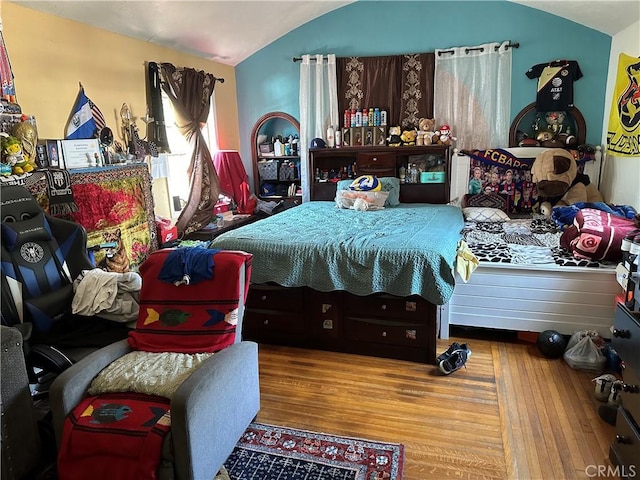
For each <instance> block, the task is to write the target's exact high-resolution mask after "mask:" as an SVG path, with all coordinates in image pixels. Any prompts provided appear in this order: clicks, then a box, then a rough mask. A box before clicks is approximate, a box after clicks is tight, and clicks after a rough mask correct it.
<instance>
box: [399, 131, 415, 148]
mask: <svg viewBox="0 0 640 480" xmlns="http://www.w3.org/2000/svg"><path fill="white" fill-rule="evenodd" d="M417 134H418V132H416V130H415V129H412V130H403V131H402V134H401V135H400V140H402V145H415V144H416V136H417Z"/></svg>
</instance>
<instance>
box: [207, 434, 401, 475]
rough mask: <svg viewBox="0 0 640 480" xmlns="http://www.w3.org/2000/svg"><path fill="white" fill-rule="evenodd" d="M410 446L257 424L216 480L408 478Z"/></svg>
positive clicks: (242, 440)
mask: <svg viewBox="0 0 640 480" xmlns="http://www.w3.org/2000/svg"><path fill="white" fill-rule="evenodd" d="M403 462H404V446H403V445H401V444H396V443H381V442H376V441H373V440H365V439H362V438H351V437H337V436H334V435H327V434H324V433H315V432H309V431H306V430H296V429H293V428H283V427H275V426H271V425H265V424H261V423H252V424H250V425H249V427H248V428H247V430H246V431H245V433H244V435H243V436H242V438H241V439H240V440H239V441H238V444H237V445H236V447H235V449H234V450H233V453H232V454H231V456H230V457H229V458H228V459H227V461H226V462H225V468H224V469H223V470H222V471H221V472H220V473H219V474H218V475H217V476H216V478H215V480H249V479H254V480H255V479H260V480H338V479H340V480H383V479H384V480H402V467H403Z"/></svg>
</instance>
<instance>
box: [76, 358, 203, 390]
mask: <svg viewBox="0 0 640 480" xmlns="http://www.w3.org/2000/svg"><path fill="white" fill-rule="evenodd" d="M211 355H213V353H192V354H188V353H175V352H161V353H151V352H137V351H133V352H129V353H127V354H125V355H123V356H122V357H120V358H117V359H116V360H114V361H113V362H111V363H110V364H109V365H107V366H106V367H105V368H104V369H103V370H101V371H100V373H98V375H96V377H95V378H94V379H93V380H92V381H91V385H90V386H89V389H88V392H87V393H88V394H89V395H101V394H103V393H109V392H136V393H144V394H146V395H158V396H160V397H165V398H171V397H172V396H173V394H174V392H175V391H176V390H177V389H178V387H179V386H180V385H182V382H184V381H185V380H186V379H187V377H188V376H189V375H191V373H192V372H194V371H195V370H196V369H197V368H198V367H199V366H200V365H201V364H202V362H204V361H205V360H208V359H209V358H210V357H211Z"/></svg>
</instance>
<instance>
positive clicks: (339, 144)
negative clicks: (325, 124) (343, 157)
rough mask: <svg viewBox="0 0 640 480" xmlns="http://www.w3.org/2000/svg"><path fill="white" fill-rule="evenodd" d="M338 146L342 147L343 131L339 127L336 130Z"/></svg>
mask: <svg viewBox="0 0 640 480" xmlns="http://www.w3.org/2000/svg"><path fill="white" fill-rule="evenodd" d="M335 137H336V148H340V147H341V146H342V132H341V131H340V129H339V128H338V129H337V130H336V134H335Z"/></svg>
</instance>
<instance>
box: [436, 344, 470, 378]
mask: <svg viewBox="0 0 640 480" xmlns="http://www.w3.org/2000/svg"><path fill="white" fill-rule="evenodd" d="M460 347H462V345H461V346H460ZM464 347H465V348H459V349H457V350H454V351H453V352H452V353H451V355H449V356H448V357H447V358H445V359H444V360H441V361H440V362H439V363H438V368H439V369H440V371H441V372H442V373H444V374H445V375H449V374H450V373H453V372H455V371H456V370H460V369H461V368H462V367H463V366H464V365H465V364H466V363H467V360H468V359H469V357H470V356H471V350H469V348H468V347H467V346H466V344H465V345H464Z"/></svg>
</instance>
